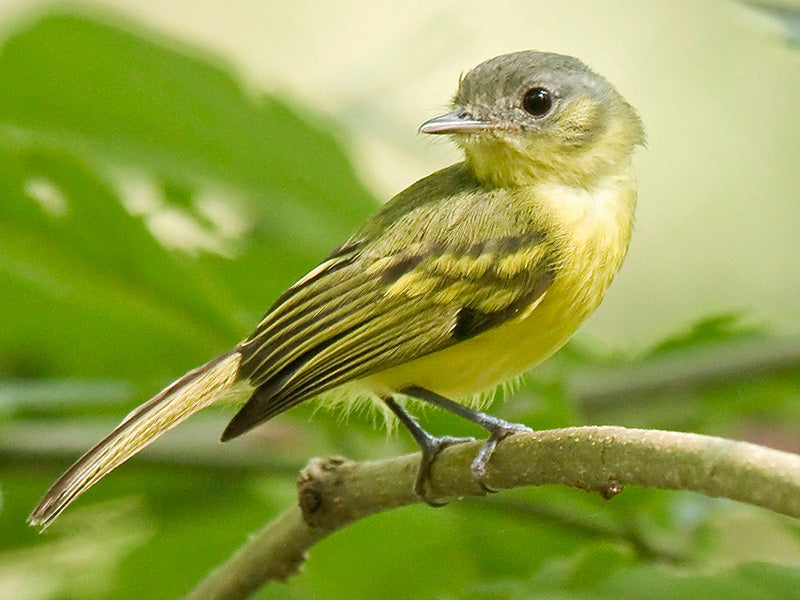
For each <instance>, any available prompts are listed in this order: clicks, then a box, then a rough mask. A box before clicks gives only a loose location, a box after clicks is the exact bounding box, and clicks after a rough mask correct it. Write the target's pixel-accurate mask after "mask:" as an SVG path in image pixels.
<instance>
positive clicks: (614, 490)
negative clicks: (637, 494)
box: [597, 475, 625, 500]
mask: <svg viewBox="0 0 800 600" xmlns="http://www.w3.org/2000/svg"><path fill="white" fill-rule="evenodd" d="M624 489H625V486H624V485H622V482H620V481H619V480H618V479H617V478H616V477H615V476H614V475H610V476H609V478H608V483H607V484H606V485H605V486H603V487H601V488H600V489H598V490H597V491H598V492H599V493H600V496H601V497H602V498H603V500H611V499H612V498H613V497H614V496H616V495H617V494H621V493H622V490H624Z"/></svg>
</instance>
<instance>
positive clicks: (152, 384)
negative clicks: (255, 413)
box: [0, 11, 800, 600]
mask: <svg viewBox="0 0 800 600" xmlns="http://www.w3.org/2000/svg"><path fill="white" fill-rule="evenodd" d="M0 90H2V93H0V309H2V310H0V486H1V487H0V494H2V496H0V499H1V500H2V503H1V504H0V527H1V529H0V531H2V535H0V597H3V598H5V597H8V598H22V599H31V600H33V599H37V600H38V599H48V598H69V599H72V598H74V599H83V598H115V599H123V598H130V599H134V598H171V597H179V596H180V595H182V594H184V593H186V592H187V591H188V590H190V589H191V588H192V586H193V584H194V583H195V582H197V581H198V580H199V579H200V578H201V577H202V576H203V575H204V574H205V573H207V572H208V571H209V570H210V569H211V568H212V567H213V566H214V565H216V564H217V563H219V562H220V561H222V560H224V559H225V558H226V557H227V556H228V555H229V554H230V553H231V552H233V551H234V550H235V549H236V548H237V546H238V545H240V544H241V543H242V542H243V541H244V540H245V539H246V536H247V535H248V533H249V532H252V531H253V530H254V529H256V528H257V527H259V526H260V525H261V524H262V523H264V522H265V521H267V520H268V519H269V518H270V517H271V516H272V515H274V514H276V513H277V512H278V511H280V510H281V509H282V508H284V507H286V506H287V505H289V504H290V503H291V502H293V500H294V478H295V476H296V472H297V470H298V469H299V468H300V467H301V466H302V465H303V464H304V463H305V461H306V460H307V459H308V458H309V457H311V456H314V455H325V454H333V453H336V454H345V455H348V456H350V457H351V458H355V459H367V458H376V457H380V456H388V455H392V454H396V453H399V452H404V451H410V450H412V449H413V445H412V443H411V442H410V440H409V439H408V437H407V436H404V435H402V434H401V435H400V436H396V437H391V438H387V437H386V436H385V433H384V432H383V430H382V428H381V427H375V424H374V423H373V419H372V416H371V415H369V414H367V415H363V414H356V415H352V416H351V418H350V419H349V420H348V421H347V422H346V423H343V422H342V421H341V419H338V418H337V417H335V416H332V415H327V414H321V415H318V416H316V417H315V418H314V419H313V420H310V419H309V417H310V416H312V413H313V407H310V406H308V407H299V408H297V409H295V410H293V411H291V412H290V413H289V414H287V415H282V416H281V417H280V418H279V419H276V420H275V421H274V422H272V423H269V424H267V425H266V426H264V427H262V428H260V429H259V430H258V431H256V432H253V433H252V434H250V435H248V436H245V437H244V438H243V439H241V440H237V441H235V442H232V443H230V444H227V445H224V446H223V445H219V444H218V443H217V439H218V436H219V433H220V432H221V430H222V427H223V426H224V423H225V422H226V419H227V418H229V417H230V415H231V411H230V410H225V409H221V410H216V411H214V410H211V411H207V413H208V414H202V415H198V416H197V417H195V418H194V419H192V420H191V421H190V422H189V423H187V424H186V425H185V426H183V427H181V428H180V429H178V430H176V431H174V432H171V433H170V434H169V435H167V436H166V437H165V438H164V439H163V440H161V441H159V442H158V443H157V444H155V445H154V447H153V448H151V449H149V450H148V451H146V452H145V453H143V454H142V456H140V457H138V458H137V459H136V460H134V461H132V462H131V463H130V464H127V465H125V466H124V467H123V468H121V469H120V470H119V471H117V472H115V473H114V474H113V475H112V476H110V477H108V478H107V479H105V480H104V481H103V482H102V484H101V485H99V486H97V487H96V488H95V489H93V490H92V491H91V492H90V493H88V494H87V495H86V496H85V497H84V498H82V499H81V500H80V501H79V502H78V503H77V504H76V506H75V507H74V508H72V509H70V511H68V512H67V513H66V514H65V515H64V516H63V517H62V518H61V519H60V520H59V521H58V522H57V523H56V524H55V525H54V526H53V527H52V528H51V529H50V530H48V531H47V532H46V533H45V534H44V535H39V534H38V533H37V532H35V531H34V530H32V529H30V528H28V527H27V526H26V525H25V522H24V521H25V517H26V515H27V513H28V512H29V511H30V509H31V508H32V507H33V505H34V504H35V502H36V500H37V499H38V497H39V495H40V494H41V493H42V492H44V490H45V489H46V488H47V486H48V485H49V483H50V482H51V481H52V480H53V479H54V478H55V477H56V476H57V475H58V474H59V473H60V472H61V471H62V470H63V469H64V468H65V467H66V466H67V465H68V464H69V463H70V462H71V461H72V460H73V459H74V458H75V457H76V456H77V455H78V454H80V453H81V452H82V451H83V450H85V449H86V448H88V447H89V446H90V445H91V444H92V443H93V442H94V441H96V440H97V439H99V438H100V437H101V436H102V434H103V433H104V432H106V431H107V430H109V429H110V428H111V427H112V426H113V425H114V424H115V423H116V422H117V421H118V420H119V419H120V418H121V417H122V416H124V414H126V412H127V411H129V410H130V409H132V408H133V407H134V406H136V404H137V403H138V402H139V401H141V400H142V399H144V398H146V397H148V396H149V395H150V394H152V393H154V392H156V391H157V390H158V389H160V388H161V387H163V386H164V385H165V384H166V383H168V382H169V381H170V380H171V379H173V378H175V377H177V376H179V375H181V374H182V373H183V372H185V371H186V370H188V369H190V368H192V367H193V366H196V365H197V364H199V363H201V362H203V361H205V360H208V359H209V358H211V357H213V356H214V355H215V354H216V353H218V352H220V351H222V350H224V349H226V348H228V347H230V346H231V345H233V344H234V343H235V342H236V341H238V340H239V339H240V338H241V337H242V336H243V335H245V334H246V333H247V332H248V330H249V328H250V327H251V326H252V325H253V324H255V323H256V322H257V321H258V319H259V318H260V316H261V314H262V313H263V312H264V310H265V309H266V308H267V305H268V303H269V302H270V301H271V299H273V298H275V297H276V296H277V294H278V293H280V291H281V290H282V289H284V288H285V287H286V286H287V285H289V284H291V283H292V281H293V280H295V279H296V278H298V277H299V276H301V275H302V274H303V273H305V272H306V270H308V269H309V268H311V267H313V266H314V264H315V263H316V261H318V260H320V259H321V258H322V257H323V256H325V255H326V254H327V253H328V252H329V251H330V250H331V249H333V248H334V247H335V246H336V245H337V244H338V243H339V242H340V241H341V240H342V239H344V238H345V237H346V236H347V234H348V233H349V232H350V231H351V230H352V229H353V228H354V227H355V226H356V225H357V224H358V223H359V221H360V220H361V219H362V218H364V217H365V216H366V215H368V214H369V213H370V212H371V211H373V210H374V209H375V207H376V206H377V200H376V199H375V198H373V197H371V195H370V194H369V193H368V192H367V190H366V189H365V187H364V186H363V185H362V184H361V183H360V182H359V181H358V179H357V178H356V176H355V175H354V171H353V168H352V166H351V164H350V162H349V159H348V156H347V153H346V152H345V150H344V149H343V148H342V146H341V144H340V142H339V136H338V135H337V132H336V128H335V126H334V124H332V123H328V122H325V120H324V119H322V118H321V117H320V116H318V115H314V114H309V113H308V112H300V111H299V110H298V109H296V108H294V107H293V106H292V103H291V101H289V100H287V99H282V98H277V97H273V96H267V95H264V94H259V93H254V92H253V91H252V90H247V89H245V88H244V87H243V86H242V84H241V83H240V82H239V81H238V80H237V78H236V77H235V76H234V75H232V69H231V68H230V67H229V66H228V65H226V64H225V63H224V61H222V60H220V59H219V58H218V57H214V56H208V55H205V54H204V53H203V52H202V51H200V50H198V49H196V48H186V47H183V46H182V45H181V44H180V43H178V42H176V41H174V40H163V39H161V38H159V37H158V36H157V35H156V34H154V33H152V32H149V31H143V30H138V29H137V28H136V27H134V26H132V25H130V24H120V23H117V22H114V21H113V20H109V19H100V18H98V17H96V16H86V15H81V14H77V13H70V12H66V11H57V12H51V13H47V14H41V15H39V16H36V17H35V18H32V19H31V20H29V21H27V22H25V23H23V24H21V25H19V26H18V27H17V28H16V29H15V30H13V31H12V32H11V33H9V34H7V36H6V38H5V39H4V40H3V41H2V46H1V47H0ZM799 390H800V343H799V342H798V341H797V340H793V339H784V338H774V337H771V336H769V335H766V334H764V333H762V332H761V331H759V330H757V329H753V328H750V327H744V326H742V325H740V322H739V318H738V316H736V315H723V316H714V317H711V318H707V319H705V320H703V321H701V322H700V323H698V324H697V325H695V326H694V327H693V328H691V329H690V330H689V331H688V332H686V333H683V334H679V335H676V336H675V337H674V338H673V339H670V340H665V341H664V342H663V343H662V344H660V345H659V346H658V347H656V348H654V349H652V351H651V352H649V353H647V354H646V355H644V356H639V357H633V358H632V357H624V356H616V355H611V356H604V355H600V354H598V353H597V352H596V351H594V350H592V349H590V348H585V347H581V346H578V345H576V344H572V345H571V346H569V347H568V348H567V349H565V350H564V351H563V352H561V353H560V354H559V355H558V356H557V357H556V358H555V359H553V360H551V361H549V363H548V364H546V365H544V366H543V367H541V368H540V369H538V370H537V371H536V372H535V374H534V375H533V376H532V377H531V381H530V382H528V383H527V384H525V385H524V386H523V387H522V389H521V390H520V391H519V392H518V393H517V394H516V398H515V399H514V401H513V402H508V403H505V404H503V405H502V406H498V407H497V409H496V412H497V413H498V414H502V415H503V416H505V417H507V418H510V419H512V420H518V421H524V422H525V423H528V424H529V425H531V426H533V427H537V428H543V427H557V426H567V425H576V424H584V423H593V424H602V423H614V424H620V425H629V426H641V427H660V428H670V429H682V430H689V431H695V432H701V433H711V434H715V435H725V436H730V437H736V438H747V439H753V440H755V441H760V442H763V443H766V444H770V445H773V446H777V447H783V448H786V449H789V450H793V451H798V450H800V443H798V432H799V431H800V397H799V396H800V394H799V393H798V391H799ZM423 420H424V421H425V422H426V424H427V425H428V426H429V427H430V428H431V429H432V430H434V431H442V432H444V431H446V432H448V433H452V434H474V433H475V432H474V431H472V430H471V429H470V427H469V426H468V425H464V424H463V423H460V422H457V420H455V419H454V418H450V417H448V416H446V415H441V414H438V413H434V412H429V413H426V414H425V415H423ZM746 484H747V483H746V482H743V485H746ZM798 590H800V524H798V523H797V522H795V521H792V520H790V519H786V518H782V517H779V516H776V515H772V514H768V513H767V512H765V511H763V510H758V509H754V508H751V507H746V506H741V505H737V504H735V503H732V502H727V501H722V500H712V499H708V498H704V497H699V496H695V495H692V494H685V493H670V492H657V491H649V490H638V489H629V490H626V491H625V492H624V493H623V494H621V495H620V496H618V497H616V498H614V499H613V500H612V501H603V500H601V499H600V498H598V497H595V496H592V495H589V494H586V493H584V492H579V491H576V490H570V489H561V488H555V487H551V488H541V489H527V490H518V491H516V492H513V493H504V494H501V495H497V496H493V497H490V498H486V499H481V500H475V501H472V500H469V501H467V500H465V501H462V502H456V503H453V504H452V505H450V506H449V507H447V508H443V509H440V510H432V509H430V508H427V507H409V508H407V509H404V510H399V511H395V512H392V513H390V514H385V515H379V516H377V517H373V518H371V519H369V520H367V521H365V522H361V523H358V524H356V525H355V526H353V527H350V528H348V529H347V530H346V531H343V532H341V533H338V534H336V535H335V536H333V537H331V538H329V539H327V540H325V541H324V542H323V543H322V544H320V545H319V546H318V547H316V548H315V549H314V550H313V552H312V553H311V557H310V560H309V562H308V563H307V565H306V567H305V569H304V572H303V573H302V574H301V575H300V576H299V577H296V578H294V579H292V580H291V581H290V582H288V583H287V584H285V585H272V586H270V587H268V588H267V589H265V590H264V591H262V592H261V594H260V595H259V598H309V597H324V598H348V599H354V598H375V597H397V598H431V599H441V598H475V599H477V598H497V599H501V598H511V599H517V598H520V599H522V598H558V599H561V598H563V599H575V600H577V599H595V598H621V599H625V598H631V599H633V598H644V597H647V598H664V599H671V598H687V597H700V595H701V594H702V595H708V596H710V597H715V598H719V599H726V598H736V599H750V598H752V599H761V598H765V599H766V598H787V599H788V598H798V597H800V591H798Z"/></svg>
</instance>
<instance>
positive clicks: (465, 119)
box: [419, 109, 494, 133]
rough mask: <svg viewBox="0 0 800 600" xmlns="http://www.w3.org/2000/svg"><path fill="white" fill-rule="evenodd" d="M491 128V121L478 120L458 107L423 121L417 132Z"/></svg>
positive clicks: (461, 131) (457, 131)
mask: <svg viewBox="0 0 800 600" xmlns="http://www.w3.org/2000/svg"><path fill="white" fill-rule="evenodd" d="M493 128H494V127H493V125H492V124H491V123H487V122H486V121H478V120H476V119H474V118H473V117H472V115H471V114H469V113H468V112H467V111H466V110H463V109H459V110H454V111H453V112H451V113H447V114H446V115H442V116H441V117H435V118H433V119H431V120H430V121H425V122H424V123H423V124H422V125H420V128H419V133H475V132H478V131H487V130H489V129H493Z"/></svg>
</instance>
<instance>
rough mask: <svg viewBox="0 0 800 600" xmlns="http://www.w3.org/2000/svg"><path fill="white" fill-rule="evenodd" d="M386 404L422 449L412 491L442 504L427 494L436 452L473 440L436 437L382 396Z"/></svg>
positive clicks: (407, 413)
mask: <svg viewBox="0 0 800 600" xmlns="http://www.w3.org/2000/svg"><path fill="white" fill-rule="evenodd" d="M383 401H384V402H385V403H386V406H388V407H389V409H390V410H391V411H392V412H393V413H394V414H395V415H396V416H397V418H398V419H399V420H400V422H401V423H402V424H403V425H404V426H405V427H406V429H408V430H409V431H410V432H411V435H412V436H414V440H416V442H417V444H418V445H419V447H420V450H422V460H420V463H419V470H418V471H417V479H416V481H415V482H414V492H415V493H416V494H417V496H419V497H420V498H421V499H422V500H424V501H425V502H426V503H427V504H429V505H430V506H444V505H445V504H446V502H437V501H435V500H433V499H432V498H431V497H430V496H429V495H428V485H427V484H429V483H430V478H431V465H433V461H434V459H435V458H436V457H437V456H438V454H439V453H440V452H441V451H442V450H444V449H445V448H447V447H448V446H452V445H453V444H461V443H463V442H474V441H475V438H471V437H452V436H449V435H445V436H442V437H436V436H433V435H431V434H430V433H428V432H427V431H425V430H424V429H423V428H422V426H421V425H420V424H419V423H418V422H417V420H416V419H415V418H414V417H412V416H411V414H410V413H409V412H408V411H407V410H406V409H405V408H403V407H402V406H400V405H399V404H398V403H397V402H396V401H395V400H394V399H393V398H383Z"/></svg>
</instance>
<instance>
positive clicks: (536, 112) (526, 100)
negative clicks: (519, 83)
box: [522, 87, 553, 117]
mask: <svg viewBox="0 0 800 600" xmlns="http://www.w3.org/2000/svg"><path fill="white" fill-rule="evenodd" d="M522 108H524V109H525V112H527V113H528V114H531V115H533V116H534V117H543V116H544V115H546V114H547V113H549V112H550V109H551V108H553V96H552V94H551V93H550V92H549V91H548V90H546V89H545V88H542V87H535V88H533V89H530V90H528V91H527V92H525V96H524V97H523V98H522Z"/></svg>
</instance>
